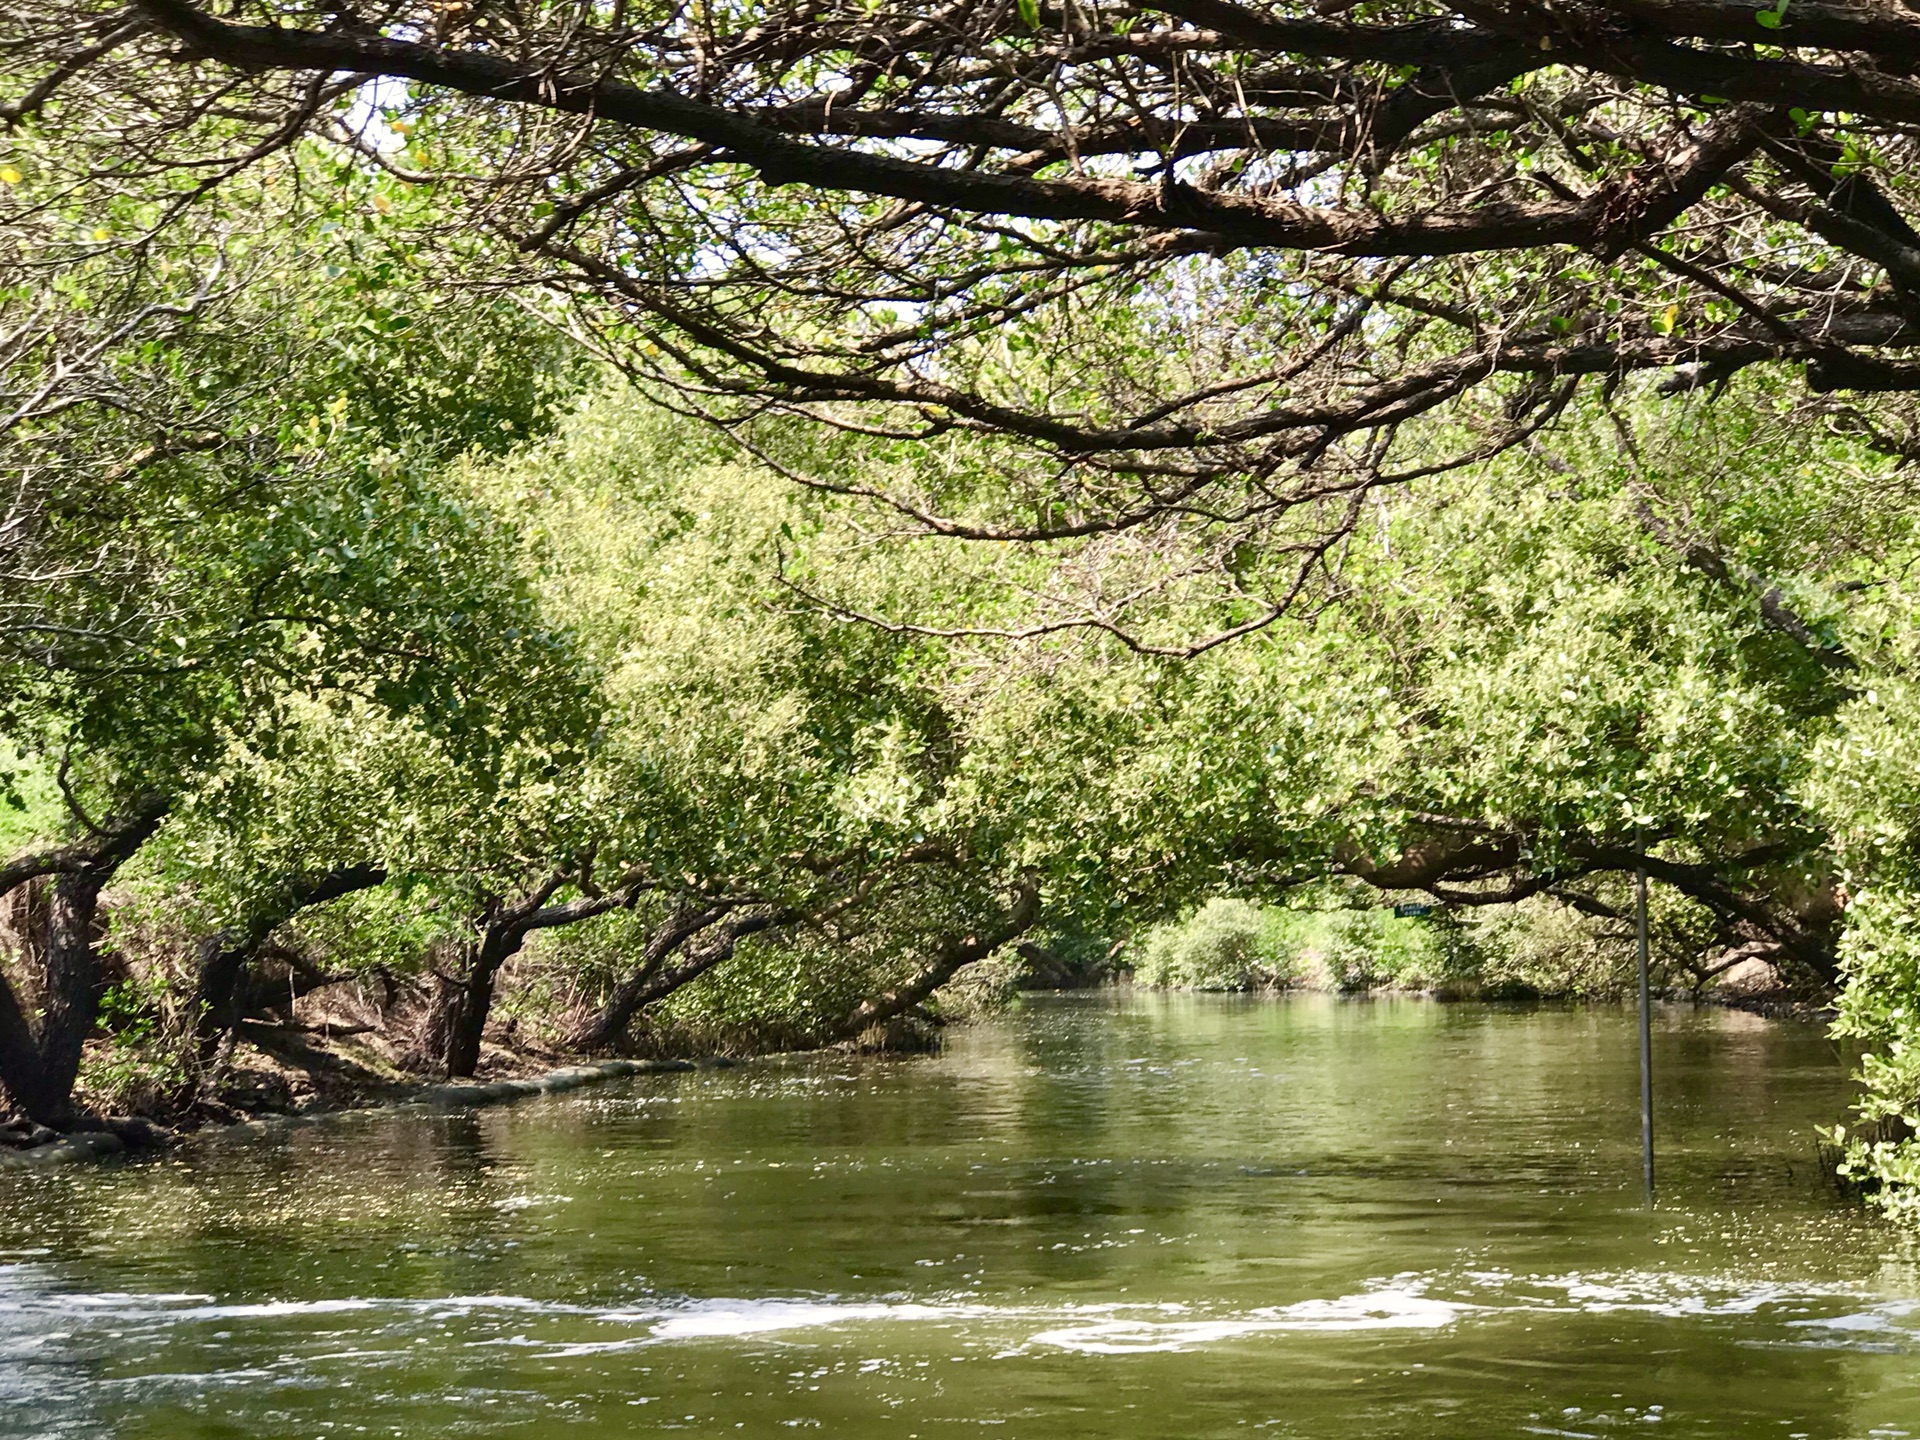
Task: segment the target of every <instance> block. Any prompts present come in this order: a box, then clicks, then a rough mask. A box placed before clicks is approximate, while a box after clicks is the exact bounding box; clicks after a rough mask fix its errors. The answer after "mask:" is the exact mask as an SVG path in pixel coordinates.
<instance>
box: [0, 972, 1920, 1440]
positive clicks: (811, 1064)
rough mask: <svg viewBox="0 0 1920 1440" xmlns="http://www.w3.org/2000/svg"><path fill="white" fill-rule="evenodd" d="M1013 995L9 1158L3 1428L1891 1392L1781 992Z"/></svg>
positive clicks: (1690, 1403) (503, 1423) (1902, 1374)
mask: <svg viewBox="0 0 1920 1440" xmlns="http://www.w3.org/2000/svg"><path fill="white" fill-rule="evenodd" d="M1655 1043H1656V1063H1657V1066H1658V1071H1659V1074H1658V1085H1659V1090H1660V1103H1659V1109H1658V1123H1659V1129H1660V1135H1661V1144H1662V1152H1661V1164H1662V1174H1661V1182H1662V1184H1661V1192H1660V1197H1659V1204H1658V1206H1657V1207H1655V1208H1653V1209H1651V1210H1649V1209H1648V1208H1646V1206H1645V1204H1644V1203H1643V1197H1642V1194H1641V1191H1640V1184H1639V1157H1638V1144H1639V1128H1638V1117H1637V1109H1636V1106H1637V1093H1638V1092H1637V1085H1638V1081H1637V1069H1636V1063H1637V1062H1636V1052H1635V1039H1634V1028H1633V1022H1632V1017H1631V1015H1630V1014H1628V1013H1626V1012H1623V1011H1618V1010H1612V1009H1604V1008H1599V1009H1577V1010H1555V1009H1545V1010H1518V1009H1516V1010H1508V1009H1499V1008H1491V1007H1481V1006H1470V1005H1440V1004H1434V1003H1429V1002H1423V1001H1418V1000H1385V1001H1339V1000H1334V999H1330V998H1327V997H1319V996H1303V997H1298V998H1292V999H1284V1000H1248V999H1237V998H1229V997H1205V996H1197V997H1196V996H1176V997H1164V996H1151V995H1139V994H1125V993H1122V994H1117V995H1099V996H1090V997H1059V998H1042V999H1039V1000H1036V1001H1032V1002H1029V1003H1028V1004H1027V1005H1025V1006H1024V1007H1023V1008H1022V1009H1020V1010H1019V1011H1018V1012H1016V1013H1014V1014H1011V1015H1008V1016H1005V1017H1003V1018H1000V1019H997V1020H994V1021H991V1022H988V1023H985V1024H982V1025H978V1026H973V1027H970V1028H966V1029H964V1030H961V1031H958V1032H955V1033H954V1034H953V1035H952V1036H951V1042H950V1044H949V1047H948V1049H947V1050H946V1052H945V1053H943V1054H941V1055H939V1056H937V1057H933V1058H924V1059H894V1060H883V1059H859V1058H852V1057H847V1056H816V1057H805V1058H800V1059H792V1060H784V1061H779V1062H773V1063H767V1064H762V1065H755V1066H749V1067H743V1068H739V1069H734V1070H717V1071H715V1070H708V1071H699V1072H694V1073H687V1074H677V1075H661V1076H650V1077H643V1078H640V1079H636V1080H633V1081H629V1082H622V1083H620V1084H616V1085H612V1086H607V1087H602V1088H599V1089H593V1090H587V1091H582V1092H576V1093H574V1094H571V1095H566V1096H556V1097H550V1098H543V1099H539V1100H533V1101H528V1102H523V1103H520V1104H517V1105H511V1106H506V1107H501V1108H496V1109H492V1110H486V1111H480V1112H477V1113H468V1114H459V1115H433V1116H429V1115H417V1116H408V1115H402V1116H391V1117H386V1118H379V1119H373V1120H350V1121H341V1122H334V1123H329V1124H324V1125H318V1126H313V1127H309V1128H306V1129H302V1130H297V1131H293V1132H290V1133H288V1134H286V1135H284V1136H280V1137H277V1138H271V1139H266V1140H259V1139H255V1140H248V1141H239V1140H213V1141H209V1142H206V1143H204V1144H201V1145H197V1146H193V1147H189V1148H188V1149H187V1150H186V1151H184V1152H182V1153H181V1154H179V1155H177V1156H175V1157H172V1158H168V1159H164V1160H160V1161H150V1162H145V1163H131V1164H120V1165H114V1166H100V1167H85V1168H79V1169H74V1170H68V1171H64V1172H59V1173H38V1172H25V1173H22V1172H12V1173H7V1174H0V1436H6V1437H14V1436H34V1437H39V1436H68V1435H72V1436H96V1435H97V1436H127V1437H170V1440H171V1437H212V1436H220V1437H246V1440H280V1437H309V1436H325V1437H334V1436H350V1435H399V1436H419V1437H442V1436H461V1435H485V1436H541V1437H545V1436H555V1437H582V1440H587V1437H601V1436H648V1435H653V1434H655V1433H658V1432H667V1431H675V1432H685V1433H691V1434H694V1435H702V1436H723V1435H736V1434H745V1435H751V1436H768V1437H771V1436H781V1435H787V1434H793V1433H796V1432H797V1433H801V1434H805V1433H810V1432H811V1433H818V1434H821V1435H824V1436H832V1437H840V1440H875V1437H889V1440H936V1437H940V1440H947V1437H957V1436H983V1437H1005V1440H1073V1437H1082V1436H1112V1437H1168V1440H1197V1437H1210V1436H1248V1437H1255V1436H1276V1437H1278V1436H1294V1437H1313V1440H1333V1437H1339V1440H1366V1437H1380V1440H1416V1437H1432V1440H1480V1437H1489V1436H1523V1435H1549V1436H1593V1437H1616V1436H1630V1435H1647V1436H1655V1435H1657V1436H1660V1437H1663V1440H1680V1437H1694V1436H1712V1437H1717V1440H1736V1437H1738V1440H1747V1437H1779V1440H1802V1437H1805V1440H1837V1437H1846V1440H1866V1437H1874V1440H1894V1437H1900V1436H1906V1435H1909V1434H1911V1435H1920V1250H1917V1249H1916V1248H1915V1247H1914V1246H1913V1245H1912V1244H1911V1243H1910V1242H1909V1240H1908V1239H1907V1238H1906V1237H1905V1236H1904V1235H1903V1233H1902V1232H1901V1231H1900V1230H1898V1229H1896V1228H1895V1227H1893V1226H1891V1225H1889V1224H1887V1223H1886V1222H1884V1221H1881V1220H1878V1219H1876V1218H1874V1217H1873V1216H1871V1215H1869V1214H1866V1213H1864V1212H1862V1211H1861V1210H1859V1209H1857V1208H1854V1207H1851V1206H1849V1205H1848V1204H1846V1203H1845V1202H1844V1201H1842V1200H1840V1199H1839V1198H1837V1197H1836V1196H1835V1195H1834V1194H1833V1193H1832V1192H1831V1191H1830V1190H1828V1189H1827V1188H1826V1187H1825V1186H1824V1185H1823V1183H1822V1180H1821V1178H1820V1175H1819V1173H1818V1169H1817V1166H1816V1165H1815V1163H1814V1154H1813V1135H1812V1129H1813V1127H1814V1126H1815V1125H1816V1124H1820V1123H1829V1122H1831V1121H1833V1120H1836V1119H1839V1118H1842V1117H1843V1116H1844V1114H1845V1107H1846V1103H1847V1100H1848V1097H1849V1094H1850V1086H1849V1084H1848V1080H1847V1063H1846V1059H1845V1057H1844V1056H1842V1055H1841V1054H1840V1053H1839V1052H1838V1051H1837V1050H1836V1049H1835V1047H1834V1046H1833V1044H1832V1043H1831V1042H1829V1041H1828V1040H1826V1039H1825V1038H1824V1037H1823V1036H1822V1035H1821V1034H1820V1032H1819V1031H1817V1030H1815V1029H1811V1028H1807V1027H1804V1026H1797V1025H1791V1024H1776V1023H1772V1022H1767V1021H1763V1020H1759V1019H1755V1018H1753V1017H1750V1016H1746V1015H1741V1014H1735V1013H1727V1012H1719V1011H1695V1010H1691V1009H1684V1008H1678V1007H1675V1008H1671V1009H1665V1010H1662V1011H1661V1012H1660V1013H1659V1015H1658V1016H1657V1028H1656V1037H1655Z"/></svg>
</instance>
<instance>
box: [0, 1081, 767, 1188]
mask: <svg viewBox="0 0 1920 1440" xmlns="http://www.w3.org/2000/svg"><path fill="white" fill-rule="evenodd" d="M734 1063H737V1062H734V1061H727V1060H718V1059H713V1060H709V1061H708V1062H707V1064H708V1066H709V1067H710V1068H725V1067H726V1066H728V1065H731V1064H734ZM700 1068H701V1066H700V1065H699V1064H698V1063H697V1062H695V1061H692V1060H603V1061H600V1062H599V1063H597V1064H591V1065H563V1066H560V1067H559V1068H557V1069H553V1070H548V1071H546V1072H545V1073H543V1074H538V1075H533V1076H527V1077H521V1078H515V1079H506V1080H492V1081H487V1080H471V1081H450V1082H444V1083H437V1084H436V1083H428V1084H421V1085H417V1086H414V1087H412V1088H411V1089H410V1090H405V1091H403V1092H402V1093H401V1094H400V1095H399V1096H398V1097H397V1098H391V1099H388V1100H386V1101H384V1102H382V1103H378V1104H369V1105H353V1106H343V1107H339V1108H330V1109H313V1110H304V1111H291V1112H286V1113H272V1114H263V1115H258V1116H253V1117H250V1118H248V1119H245V1120H239V1121H235V1122H233V1123H231V1124H226V1125H207V1126H201V1127H199V1128H197V1129H194V1130H191V1131H175V1130H171V1129H168V1128H166V1127H164V1126H160V1125H157V1124H154V1123H153V1122H152V1121H150V1120H147V1119H145V1118H144V1117H110V1118H109V1119H107V1120H104V1121H101V1122H99V1123H100V1124H101V1125H102V1126H103V1127H106V1128H99V1129H86V1130H78V1131H73V1132H70V1133H68V1134H64V1135H53V1134H51V1132H49V1138H48V1139H47V1140H46V1141H45V1143H42V1144H37V1145H32V1146H28V1147H24V1148H17V1149H5V1150H0V1167H7V1166H37V1165H67V1164H74V1163H77V1162H80V1161H85V1160H98V1159H104V1158H107V1157H109V1156H115V1155H124V1154H127V1153H129V1152H133V1153H138V1152H141V1151H155V1150H166V1149H171V1148H173V1147H174V1146H176V1145H179V1144H181V1143H183V1142H185V1141H187V1140H189V1139H192V1140H196V1141H197V1140H201V1139H206V1138H211V1137H217V1136H222V1135H228V1136H240V1135H265V1134H270V1133H272V1132H274V1131H276V1130H286V1129H291V1128H294V1127H297V1126H300V1125H313V1124H318V1123H320V1122H322V1121H326V1120H338V1119H347V1118H351V1117H354V1116H365V1115H372V1114H376V1113H379V1112H381V1111H402V1110H408V1109H428V1110H472V1109H477V1108H478V1107H480V1106H483V1105H497V1104H501V1103H503V1102H506V1101H510V1100H525V1099H530V1098H531V1097H533V1096H536V1095H558V1094H562V1093H564V1092H566V1091H569V1090H578V1089H580V1088H581V1087H582V1086H586V1085H592V1084H595V1083H597V1082H601V1081H606V1080H620V1079H625V1078H627V1077H628V1076H632V1075H647V1074H660V1073H665V1072H674V1071H686V1070H697V1069H700Z"/></svg>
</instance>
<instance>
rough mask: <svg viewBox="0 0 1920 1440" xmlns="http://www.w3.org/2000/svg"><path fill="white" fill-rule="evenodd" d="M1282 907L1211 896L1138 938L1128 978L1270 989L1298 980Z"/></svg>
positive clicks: (1193, 986) (1204, 987)
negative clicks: (1188, 913)
mask: <svg viewBox="0 0 1920 1440" xmlns="http://www.w3.org/2000/svg"><path fill="white" fill-rule="evenodd" d="M1290 918H1291V917H1290V916H1289V915H1288V914H1287V912H1285V911H1280V910H1263V909H1262V908H1261V907H1260V906H1258V905H1254V904H1251V903H1249V902H1248V901H1245V900H1226V899H1213V900H1209V901H1208V902H1207V903H1206V904H1205V905H1203V906H1201V907H1200V909H1199V910H1198V911H1196V912H1195V913H1194V914H1193V915H1191V916H1190V917H1188V918H1187V919H1185V920H1182V921H1178V922H1175V923H1172V924H1167V925H1156V926H1154V927H1153V929H1151V930H1149V931H1147V933H1146V934H1145V935H1144V936H1143V937H1142V938H1141V941H1140V946H1139V951H1138V953H1137V954H1136V956H1135V959H1134V977H1135V979H1136V980H1138V981H1140V982H1141V983H1142V984H1146V985H1154V986H1161V987H1166V988H1169V989H1191V990H1272V989H1278V988H1280V987H1282V986H1286V985H1293V984H1297V983H1299V981H1300V980H1301V979H1302V978H1303V971H1302V968H1301V965H1300V963H1299V959H1300V957H1299V953H1298V951H1297V949H1296V948H1295V947H1294V946H1293V945H1292V944H1291V943H1290V941H1291V939H1292V936H1291V933H1290V932H1291V930H1292V928H1293V927H1292V926H1291V925H1290V924H1289V923H1288V922H1289V920H1290Z"/></svg>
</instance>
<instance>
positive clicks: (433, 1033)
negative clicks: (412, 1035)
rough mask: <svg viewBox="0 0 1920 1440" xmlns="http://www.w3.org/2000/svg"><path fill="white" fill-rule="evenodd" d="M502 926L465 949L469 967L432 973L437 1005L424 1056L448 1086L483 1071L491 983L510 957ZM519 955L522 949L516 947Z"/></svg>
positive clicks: (423, 1041)
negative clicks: (481, 1066) (449, 1083)
mask: <svg viewBox="0 0 1920 1440" xmlns="http://www.w3.org/2000/svg"><path fill="white" fill-rule="evenodd" d="M504 938H505V937H504V935H503V933H502V930H501V928H500V927H499V926H498V924H492V925H488V926H487V927H486V929H485V930H483V931H482V932H481V935H480V938H479V939H478V940H477V941H475V942H474V943H472V944H470V945H466V946H463V947H461V948H462V950H463V951H464V953H465V956H466V963H465V964H464V965H462V966H461V967H460V968H459V969H458V970H457V971H456V972H455V973H454V974H452V975H442V974H440V973H439V972H437V971H436V972H434V976H433V983H434V990H433V1003H432V1005H431V1006H430V1007H429V1008H428V1010H427V1023H426V1027H425V1029H424V1030H423V1032H422V1033H421V1037H420V1051H419V1053H420V1055H421V1057H422V1058H423V1060H424V1062H425V1063H426V1064H427V1065H430V1066H431V1067H432V1068H434V1069H436V1070H438V1071H440V1072H441V1073H442V1074H443V1075H445V1076H446V1077H447V1078H448V1079H450V1080H461V1079H465V1078H467V1077H468V1076H470V1075H472V1074H473V1072H474V1071H475V1070H477V1069H478V1068H479V1066H480V1043H481V1040H482V1039H483V1037H484V1036H485V1035H486V1030H487V1016H488V1014H489V1013H490V1012H491V1011H492V1009H493V981H494V976H495V975H496V974H497V973H498V972H499V969H500V965H501V962H502V961H504V960H505V959H506V956H507V954H508V953H511V952H510V951H508V950H507V949H506V947H505V946H504V944H503V941H504ZM513 948H515V949H517V948H518V945H517V944H515V945H514V947H513Z"/></svg>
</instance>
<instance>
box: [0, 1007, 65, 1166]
mask: <svg viewBox="0 0 1920 1440" xmlns="http://www.w3.org/2000/svg"><path fill="white" fill-rule="evenodd" d="M0 1087H3V1088H4V1089H5V1090H6V1092H7V1094H8V1095H9V1096H10V1097H11V1098H12V1100H13V1103H14V1104H15V1105H16V1106H18V1107H19V1109H20V1110H21V1112H22V1113H23V1114H25V1115H26V1117H27V1118H28V1119H29V1120H32V1121H34V1122H35V1123H37V1124H40V1125H50V1126H52V1127H53V1128H55V1129H62V1128H64V1127H65V1126H66V1125H67V1124H69V1123H70V1122H71V1120H72V1103H71V1101H70V1099H69V1093H70V1090H66V1089H62V1088H60V1087H59V1086H57V1085H55V1084H54V1083H53V1072H52V1071H51V1070H49V1069H48V1068H47V1066H46V1064H45V1062H44V1061H43V1059H42V1057H41V1054H40V1043H39V1041H38V1040H37V1039H36V1038H35V1037H34V1033H33V1027H32V1026H31V1025H30V1024H28V1023H27V1017H26V1015H25V1013H24V1012H22V1010H21V1009H20V1002H19V998H18V997H17V996H16V995H15V994H14V990H13V986H12V985H11V984H9V983H8V982H7V978H6V976H4V975H0Z"/></svg>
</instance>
